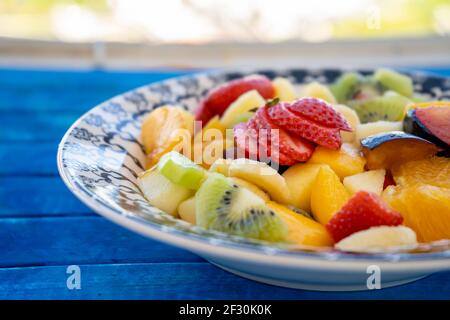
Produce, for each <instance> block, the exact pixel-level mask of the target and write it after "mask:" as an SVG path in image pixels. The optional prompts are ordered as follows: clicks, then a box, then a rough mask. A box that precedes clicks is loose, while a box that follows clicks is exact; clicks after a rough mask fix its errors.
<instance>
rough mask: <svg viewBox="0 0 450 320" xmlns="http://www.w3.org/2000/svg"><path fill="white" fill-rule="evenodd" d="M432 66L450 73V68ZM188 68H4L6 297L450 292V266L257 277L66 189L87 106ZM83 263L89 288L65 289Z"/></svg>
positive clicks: (0, 240) (0, 172) (0, 211)
mask: <svg viewBox="0 0 450 320" xmlns="http://www.w3.org/2000/svg"><path fill="white" fill-rule="evenodd" d="M426 71H428V72H432V73H435V74H440V75H446V76H450V68H434V69H427V70H426ZM186 72H187V71H176V70H175V71H174V70H153V71H149V72H102V71H81V72H69V71H31V70H13V69H0V120H1V125H0V299H17V298H25V299H80V298H85V299H97V298H99V299H107V298H108V299H203V298H204V299H355V298H361V299H450V273H442V274H436V275H433V276H430V277H428V278H426V279H423V280H421V281H417V282H415V283H412V284H409V285H405V286H400V287H396V288H390V289H383V290H379V291H370V292H355V293H323V292H308V291H302V290H291V289H284V288H277V287H272V286H267V285H263V284H259V283H256V282H253V281H249V280H246V279H242V278H240V277H237V276H234V275H231V274H229V273H227V272H224V271H222V270H220V269H218V268H216V267H214V266H212V265H210V264H209V263H207V262H205V261H204V260H203V259H201V258H199V257H197V256H195V255H193V254H191V253H189V252H187V251H184V250H181V249H177V248H174V247H171V246H167V245H164V244H162V243H159V242H156V241H153V240H151V239H147V238H144V237H141V236H139V235H137V234H134V233H132V232H130V231H128V230H125V229H123V228H121V227H119V226H116V225H114V224H112V223H111V222H109V221H107V220H105V219H103V218H101V217H99V216H97V215H96V214H95V213H93V212H92V211H91V210H90V209H88V208H87V207H86V206H84V205H83V204H82V203H81V202H79V201H78V200H77V199H76V198H75V197H74V196H73V195H72V194H71V193H70V192H69V191H68V190H67V189H66V188H65V186H64V184H63V182H62V181H61V180H60V178H59V176H58V173H57V169H56V149H57V144H58V142H59V140H60V139H61V137H62V135H63V134H64V132H65V131H66V129H67V128H68V127H69V126H70V124H71V123H72V122H73V121H75V120H76V119H77V118H78V117H79V116H80V115H81V114H82V113H84V112H86V111H87V110H89V109H90V108H91V107H93V106H95V105H97V104H98V103H101V102H102V101H104V100H106V99H108V98H110V97H112V96H114V95H117V94H120V93H122V92H124V91H126V90H129V89H132V88H135V87H137V86H140V85H144V84H147V83H149V82H152V81H158V80H161V79H165V78H169V77H173V76H177V75H180V74H185V73H186ZM73 264H74V265H79V266H80V268H81V272H82V288H81V290H69V289H67V286H66V280H67V274H66V268H67V266H68V265H73Z"/></svg>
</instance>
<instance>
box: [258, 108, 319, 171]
mask: <svg viewBox="0 0 450 320" xmlns="http://www.w3.org/2000/svg"><path fill="white" fill-rule="evenodd" d="M267 111H268V108H267V107H264V108H261V109H259V110H258V112H257V113H256V115H255V117H254V118H255V122H256V123H257V125H258V128H259V130H260V133H261V130H262V129H265V130H267V134H268V135H269V137H268V140H269V141H270V151H274V152H276V153H275V154H270V157H271V158H272V159H275V158H277V156H278V158H279V159H278V163H279V164H281V165H292V164H293V163H295V162H300V161H306V160H308V159H309V158H310V157H311V155H312V153H313V151H314V146H313V145H312V144H311V143H309V142H308V141H305V140H303V139H301V138H298V137H295V136H292V135H290V134H289V133H287V132H286V131H285V130H283V129H282V128H280V127H279V126H277V125H276V124H275V123H274V122H273V121H272V120H271V119H270V117H269V115H268V112H267ZM275 130H277V131H278V135H276V132H277V131H275ZM277 151H278V152H277ZM289 160H290V161H289ZM294 160H295V161H294Z"/></svg>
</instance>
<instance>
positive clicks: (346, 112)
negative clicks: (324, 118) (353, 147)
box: [333, 104, 360, 142]
mask: <svg viewBox="0 0 450 320" xmlns="http://www.w3.org/2000/svg"><path fill="white" fill-rule="evenodd" d="M333 108H334V110H336V111H337V112H339V113H340V114H341V116H342V117H343V118H344V119H345V120H346V121H347V123H348V125H349V127H350V128H351V129H352V131H351V132H346V131H341V137H342V141H343V142H353V141H354V140H355V136H356V134H355V131H356V127H357V126H358V125H359V124H360V121H359V117H358V114H357V113H356V112H355V110H353V109H352V108H349V107H347V106H346V105H343V104H336V105H334V106H333ZM358 142H359V141H358Z"/></svg>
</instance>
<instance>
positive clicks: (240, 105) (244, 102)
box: [220, 90, 266, 128]
mask: <svg viewBox="0 0 450 320" xmlns="http://www.w3.org/2000/svg"><path fill="white" fill-rule="evenodd" d="M265 104H266V100H264V98H263V97H262V96H261V95H260V94H259V93H258V91H256V90H251V91H248V92H246V93H243V94H242V95H240V96H239V98H237V99H236V100H235V101H234V102H233V103H232V104H230V106H229V107H228V108H227V109H226V110H225V113H224V114H223V116H222V118H221V119H220V122H221V123H222V125H223V126H224V127H225V128H232V124H233V123H234V122H235V120H236V118H238V117H239V116H240V115H241V114H243V113H245V112H248V111H250V110H252V109H255V108H260V107H262V106H264V105H265Z"/></svg>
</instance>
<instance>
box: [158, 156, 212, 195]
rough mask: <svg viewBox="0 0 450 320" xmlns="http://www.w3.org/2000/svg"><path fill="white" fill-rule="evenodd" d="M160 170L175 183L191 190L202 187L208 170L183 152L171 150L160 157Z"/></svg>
mask: <svg viewBox="0 0 450 320" xmlns="http://www.w3.org/2000/svg"><path fill="white" fill-rule="evenodd" d="M158 170H159V172H160V173H161V174H163V175H164V176H165V177H166V178H167V179H169V180H170V181H172V182H173V183H175V184H178V185H180V186H183V187H185V188H188V189H191V190H197V189H198V188H200V185H201V184H202V182H203V180H204V179H205V176H206V172H205V170H204V169H203V168H202V167H200V166H199V165H197V164H195V163H194V162H192V161H191V159H189V158H187V157H185V156H183V155H182V154H181V153H178V152H176V151H171V152H168V153H166V154H165V155H163V156H162V157H161V159H159V162H158Z"/></svg>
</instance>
